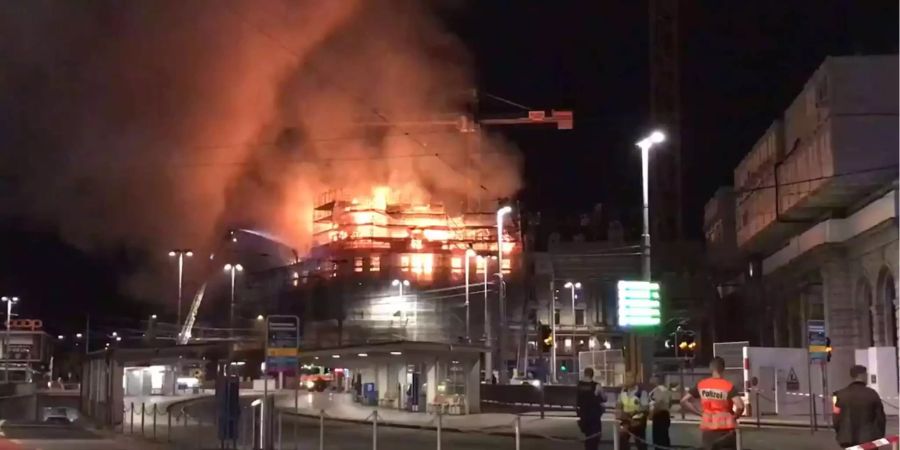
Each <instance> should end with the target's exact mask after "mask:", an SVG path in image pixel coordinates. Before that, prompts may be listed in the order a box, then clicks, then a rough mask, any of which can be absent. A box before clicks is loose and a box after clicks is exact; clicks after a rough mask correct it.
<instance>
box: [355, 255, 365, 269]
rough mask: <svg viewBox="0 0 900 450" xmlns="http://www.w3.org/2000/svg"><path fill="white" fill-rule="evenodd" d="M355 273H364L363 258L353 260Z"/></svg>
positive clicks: (358, 257)
mask: <svg viewBox="0 0 900 450" xmlns="http://www.w3.org/2000/svg"><path fill="white" fill-rule="evenodd" d="M353 271H354V272H362V271H363V259H362V256H357V257H355V258H353Z"/></svg>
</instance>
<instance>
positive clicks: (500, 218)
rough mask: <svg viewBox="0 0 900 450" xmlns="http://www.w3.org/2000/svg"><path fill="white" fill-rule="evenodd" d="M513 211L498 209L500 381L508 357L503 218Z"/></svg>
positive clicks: (498, 340)
mask: <svg viewBox="0 0 900 450" xmlns="http://www.w3.org/2000/svg"><path fill="white" fill-rule="evenodd" d="M511 212H512V207H510V206H504V207H502V208H500V209H498V210H497V276H498V278H500V285H499V286H498V287H497V292H499V294H498V298H499V300H500V301H499V303H500V305H499V309H500V330H499V332H498V333H497V356H498V358H500V364H499V365H500V369H501V370H500V382H501V383H505V382H506V379H507V376H506V367H505V366H506V358H504V357H503V354H504V352H503V350H504V348H503V337H504V335H505V332H506V285H505V284H504V283H503V218H504V217H505V216H506V215H508V214H509V213H511Z"/></svg>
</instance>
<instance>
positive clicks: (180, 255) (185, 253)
mask: <svg viewBox="0 0 900 450" xmlns="http://www.w3.org/2000/svg"><path fill="white" fill-rule="evenodd" d="M169 256H172V257H176V256H177V257H178V313H176V315H175V317H176V318H175V325H176V326H178V327H181V292H182V285H183V281H184V257H185V256H187V257H188V258H190V257H191V256H194V252H193V251H191V250H189V249H186V248H181V249H179V248H176V249H174V250H172V251H170V252H169Z"/></svg>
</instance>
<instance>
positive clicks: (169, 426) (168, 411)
mask: <svg viewBox="0 0 900 450" xmlns="http://www.w3.org/2000/svg"><path fill="white" fill-rule="evenodd" d="M166 427H167V429H168V430H169V431H168V432H166V442H172V409H171V408H166Z"/></svg>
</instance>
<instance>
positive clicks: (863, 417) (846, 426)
mask: <svg viewBox="0 0 900 450" xmlns="http://www.w3.org/2000/svg"><path fill="white" fill-rule="evenodd" d="M867 372H868V371H867V370H866V368H865V367H864V366H853V367H851V368H850V378H852V379H853V382H851V383H850V385H848V386H847V387H845V388H843V389H841V390H840V391H837V393H836V394H835V399H834V409H833V412H834V416H833V420H834V431H835V433H836V436H835V437H836V438H837V441H838V444H840V445H841V447H851V446H854V445H859V444H862V443H863V442H869V441H874V440H875V439H879V438H882V437H884V433H885V422H886V419H885V417H884V406H883V405H882V404H881V397H879V396H878V393H877V392H875V390H874V389H872V388H870V387H868V386H866V382H867V381H868V377H869V375H868V373H867Z"/></svg>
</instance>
